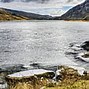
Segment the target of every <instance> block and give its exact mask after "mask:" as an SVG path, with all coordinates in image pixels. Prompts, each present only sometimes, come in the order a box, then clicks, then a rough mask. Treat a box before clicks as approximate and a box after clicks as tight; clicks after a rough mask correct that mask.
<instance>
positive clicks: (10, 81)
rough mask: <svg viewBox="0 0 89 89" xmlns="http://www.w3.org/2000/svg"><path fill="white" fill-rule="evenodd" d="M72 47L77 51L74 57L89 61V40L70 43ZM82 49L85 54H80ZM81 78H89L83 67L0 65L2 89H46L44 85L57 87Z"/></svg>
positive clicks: (0, 88)
mask: <svg viewBox="0 0 89 89" xmlns="http://www.w3.org/2000/svg"><path fill="white" fill-rule="evenodd" d="M70 47H71V49H72V50H74V52H76V53H72V54H73V55H75V56H74V57H76V58H78V59H79V60H83V61H85V62H86V61H87V62H88V61H89V52H88V51H89V41H86V42H84V43H83V44H81V45H78V44H76V45H73V44H70ZM81 50H82V52H85V54H83V53H82V54H83V55H80V56H78V55H79V54H80V53H81ZM29 80H30V82H29ZM80 80H84V81H86V80H89V73H88V72H87V70H86V69H84V68H81V67H74V66H65V65H63V66H61V65H60V66H54V67H41V66H40V64H37V63H33V64H30V65H29V66H24V65H23V64H6V65H1V66H0V89H8V87H9V89H19V88H21V89H41V88H42V89H46V88H44V86H45V87H55V86H57V85H60V84H61V83H62V84H65V83H64V82H66V83H67V82H72V83H75V82H77V81H80ZM34 81H35V86H34ZM24 87H25V88H24ZM34 87H35V88H34ZM60 89H61V88H60ZM65 89H66V88H65ZM71 89H72V88H71ZM73 89H75V88H73ZM86 89H87V88H86Z"/></svg>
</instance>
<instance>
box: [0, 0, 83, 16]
mask: <svg viewBox="0 0 89 89" xmlns="http://www.w3.org/2000/svg"><path fill="white" fill-rule="evenodd" d="M12 1H13V0H12ZM28 1H29V2H28ZM83 1H84V0H22V1H21V0H14V1H13V2H10V3H0V7H4V8H9V9H15V10H22V11H27V12H33V13H38V14H48V15H61V14H63V13H64V12H66V11H67V10H68V9H69V8H71V7H72V6H75V5H77V4H79V3H81V2H83Z"/></svg>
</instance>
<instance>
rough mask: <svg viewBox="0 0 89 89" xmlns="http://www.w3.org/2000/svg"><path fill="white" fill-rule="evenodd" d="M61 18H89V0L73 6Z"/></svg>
mask: <svg viewBox="0 0 89 89" xmlns="http://www.w3.org/2000/svg"><path fill="white" fill-rule="evenodd" d="M59 19H61V20H89V0H86V1H85V2H83V3H81V4H79V5H77V6H75V7H73V8H71V9H70V10H68V11H67V12H66V13H65V14H63V15H62V16H61V17H59Z"/></svg>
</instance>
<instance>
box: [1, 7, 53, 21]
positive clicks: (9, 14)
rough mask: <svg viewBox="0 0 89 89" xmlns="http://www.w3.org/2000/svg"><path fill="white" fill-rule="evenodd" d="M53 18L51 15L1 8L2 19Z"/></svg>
mask: <svg viewBox="0 0 89 89" xmlns="http://www.w3.org/2000/svg"><path fill="white" fill-rule="evenodd" d="M31 19H32V20H52V19H53V17H52V16H49V15H40V14H35V13H28V12H24V11H18V10H12V9H6V8H0V20H31Z"/></svg>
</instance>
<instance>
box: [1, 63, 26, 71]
mask: <svg viewBox="0 0 89 89" xmlns="http://www.w3.org/2000/svg"><path fill="white" fill-rule="evenodd" d="M21 70H25V68H24V67H23V65H22V64H5V65H1V66H0V73H2V72H9V73H13V72H18V71H21Z"/></svg>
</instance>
